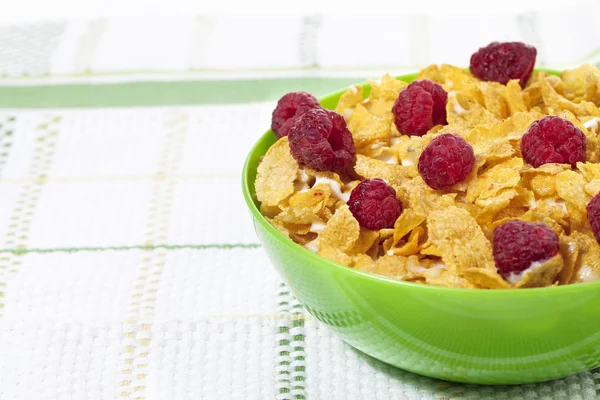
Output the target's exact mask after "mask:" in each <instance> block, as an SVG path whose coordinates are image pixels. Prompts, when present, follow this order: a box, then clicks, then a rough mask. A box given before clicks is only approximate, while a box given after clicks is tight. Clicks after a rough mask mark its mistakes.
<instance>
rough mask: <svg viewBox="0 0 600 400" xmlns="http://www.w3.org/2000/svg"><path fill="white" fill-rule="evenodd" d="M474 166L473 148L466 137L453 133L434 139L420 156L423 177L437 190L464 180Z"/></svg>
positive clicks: (420, 170) (420, 168)
mask: <svg viewBox="0 0 600 400" xmlns="http://www.w3.org/2000/svg"><path fill="white" fill-rule="evenodd" d="M474 166H475V153H474V152H473V148H472V147H471V145H470V144H469V143H467V141H466V140H465V139H463V138H462V137H460V136H458V135H454V134H452V133H445V134H443V135H440V136H438V137H436V138H435V139H433V140H432V141H431V143H429V145H427V147H426V148H425V150H423V153H421V157H420V158H419V173H420V174H421V177H422V178H423V180H424V181H425V183H427V184H428V185H429V186H430V187H432V188H434V189H437V190H440V189H448V188H449V187H450V186H452V185H454V184H456V183H459V182H462V181H464V180H465V178H466V177H467V176H468V175H469V174H470V173H471V171H473V167H474Z"/></svg>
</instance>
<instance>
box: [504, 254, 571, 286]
mask: <svg viewBox="0 0 600 400" xmlns="http://www.w3.org/2000/svg"><path fill="white" fill-rule="evenodd" d="M538 264H539V263H538ZM563 265H564V261H563V258H562V255H561V254H560V253H559V254H557V255H556V256H554V257H552V258H551V259H550V260H548V261H546V262H545V263H543V264H539V265H535V266H532V267H530V269H529V270H527V272H525V274H524V275H523V277H522V278H521V280H519V281H518V282H517V283H515V287H517V288H533V287H544V286H549V285H552V284H553V283H554V282H555V280H556V278H557V276H558V274H559V272H560V270H561V269H562V268H563Z"/></svg>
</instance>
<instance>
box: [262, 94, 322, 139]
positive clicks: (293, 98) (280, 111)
mask: <svg viewBox="0 0 600 400" xmlns="http://www.w3.org/2000/svg"><path fill="white" fill-rule="evenodd" d="M320 107H321V106H320V105H319V100H317V99H316V97H314V96H313V95H311V94H309V93H306V92H291V93H288V94H286V95H284V96H283V97H282V98H280V99H279V101H278V102H277V107H275V110H273V115H272V116H271V130H273V132H274V133H275V136H277V137H278V138H282V137H284V136H287V135H288V133H289V131H290V128H291V127H292V126H294V124H295V123H296V121H298V119H299V118H300V117H301V116H302V114H304V113H305V112H307V111H308V110H312V109H313V108H320Z"/></svg>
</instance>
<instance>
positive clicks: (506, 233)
mask: <svg viewBox="0 0 600 400" xmlns="http://www.w3.org/2000/svg"><path fill="white" fill-rule="evenodd" d="M493 242H494V261H496V268H498V272H499V273H500V275H502V276H503V277H505V278H506V277H508V275H510V273H511V272H516V273H519V272H521V271H524V270H526V269H527V268H529V267H530V266H531V264H532V263H534V262H536V261H539V262H542V261H545V260H548V259H550V258H552V257H554V256H555V255H556V254H557V253H558V246H559V244H558V235H557V234H556V232H554V231H553V230H552V229H550V228H548V226H546V225H545V224H532V223H529V222H524V221H520V220H512V221H509V222H507V223H505V224H502V225H499V226H498V227H496V229H494V234H493Z"/></svg>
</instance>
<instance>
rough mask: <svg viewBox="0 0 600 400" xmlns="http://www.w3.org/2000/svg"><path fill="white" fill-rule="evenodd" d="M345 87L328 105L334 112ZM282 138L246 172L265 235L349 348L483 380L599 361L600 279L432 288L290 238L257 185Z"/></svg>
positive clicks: (256, 152)
mask: <svg viewBox="0 0 600 400" xmlns="http://www.w3.org/2000/svg"><path fill="white" fill-rule="evenodd" d="M414 77H415V75H407V76H401V77H399V78H398V79H402V80H405V81H407V82H410V81H411V80H413V79H414ZM368 89H369V88H368V86H365V91H366V92H368ZM342 93H343V90H342V91H339V92H337V93H334V94H332V95H330V96H327V97H325V98H323V99H321V104H322V105H323V106H324V107H326V108H334V107H335V105H336V104H337V101H338V99H339V97H340V95H341V94H342ZM365 95H366V94H365ZM274 142H275V136H274V135H273V133H272V132H271V131H270V130H269V131H267V133H265V134H264V135H263V136H262V137H261V138H260V140H259V141H258V142H257V143H256V145H255V146H254V148H253V149H252V150H251V151H250V154H249V156H248V159H247V160H246V164H245V166H244V171H243V176H242V181H243V182H242V184H243V192H244V197H245V200H246V203H247V205H248V208H249V209H250V212H251V215H252V218H253V221H254V227H255V229H256V233H257V235H258V238H259V240H260V242H261V243H262V245H263V247H264V249H265V251H266V252H267V254H268V256H269V258H270V259H271V261H272V263H273V265H274V266H275V268H276V269H277V271H278V272H279V274H280V275H281V277H282V278H283V280H284V281H285V283H286V284H287V285H288V287H289V288H290V289H291V290H292V292H293V293H294V295H295V296H296V297H297V298H298V300H299V301H300V302H301V303H302V304H303V305H304V307H306V309H307V310H308V311H309V312H310V313H311V314H312V315H314V316H315V317H316V318H317V319H318V320H319V321H321V322H322V323H324V324H325V325H327V326H328V327H329V328H330V329H331V330H333V331H334V332H335V333H336V334H337V335H338V336H339V337H340V338H342V339H343V340H344V341H346V342H347V343H348V344H350V345H351V346H354V347H355V348H357V349H359V350H361V351H363V352H365V353H366V354H369V355H370V356H373V357H375V358H377V359H379V360H382V361H385V362H387V363H389V364H392V365H395V366H397V367H399V368H402V369H405V370H408V371H412V372H415V373H418V374H421V375H426V376H430V377H435V378H440V379H445V380H449V381H456V382H467V383H478V384H518V383H528V382H539V381H545V380H551V379H556V378H561V377H565V376H568V375H572V374H575V373H578V372H582V371H585V370H588V369H592V368H595V367H598V366H600V281H597V282H589V283H580V284H574V285H568V286H560V287H549V288H536V289H520V290H475V289H453V288H443V287H435V286H426V285H421V284H415V283H410V282H403V281H397V280H393V279H388V278H385V277H381V276H376V275H371V274H367V273H363V272H360V271H356V270H353V269H351V268H348V267H345V266H342V265H338V264H336V263H334V262H332V261H329V260H327V259H324V258H322V257H319V256H317V255H316V254H313V253H311V252H310V251H308V250H306V249H305V248H303V247H302V246H300V245H298V244H296V243H294V242H293V241H291V240H290V239H288V238H286V237H285V236H283V235H282V234H281V233H279V232H278V231H277V230H276V229H275V228H273V227H272V226H271V225H270V224H269V223H268V222H267V221H266V220H265V218H263V216H262V215H261V214H260V212H259V210H258V207H257V200H256V197H255V191H254V180H255V178H256V168H257V165H258V162H259V159H260V157H261V156H263V155H264V154H265V152H266V151H267V149H268V148H269V147H270V146H271V145H272V144H273V143H274Z"/></svg>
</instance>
